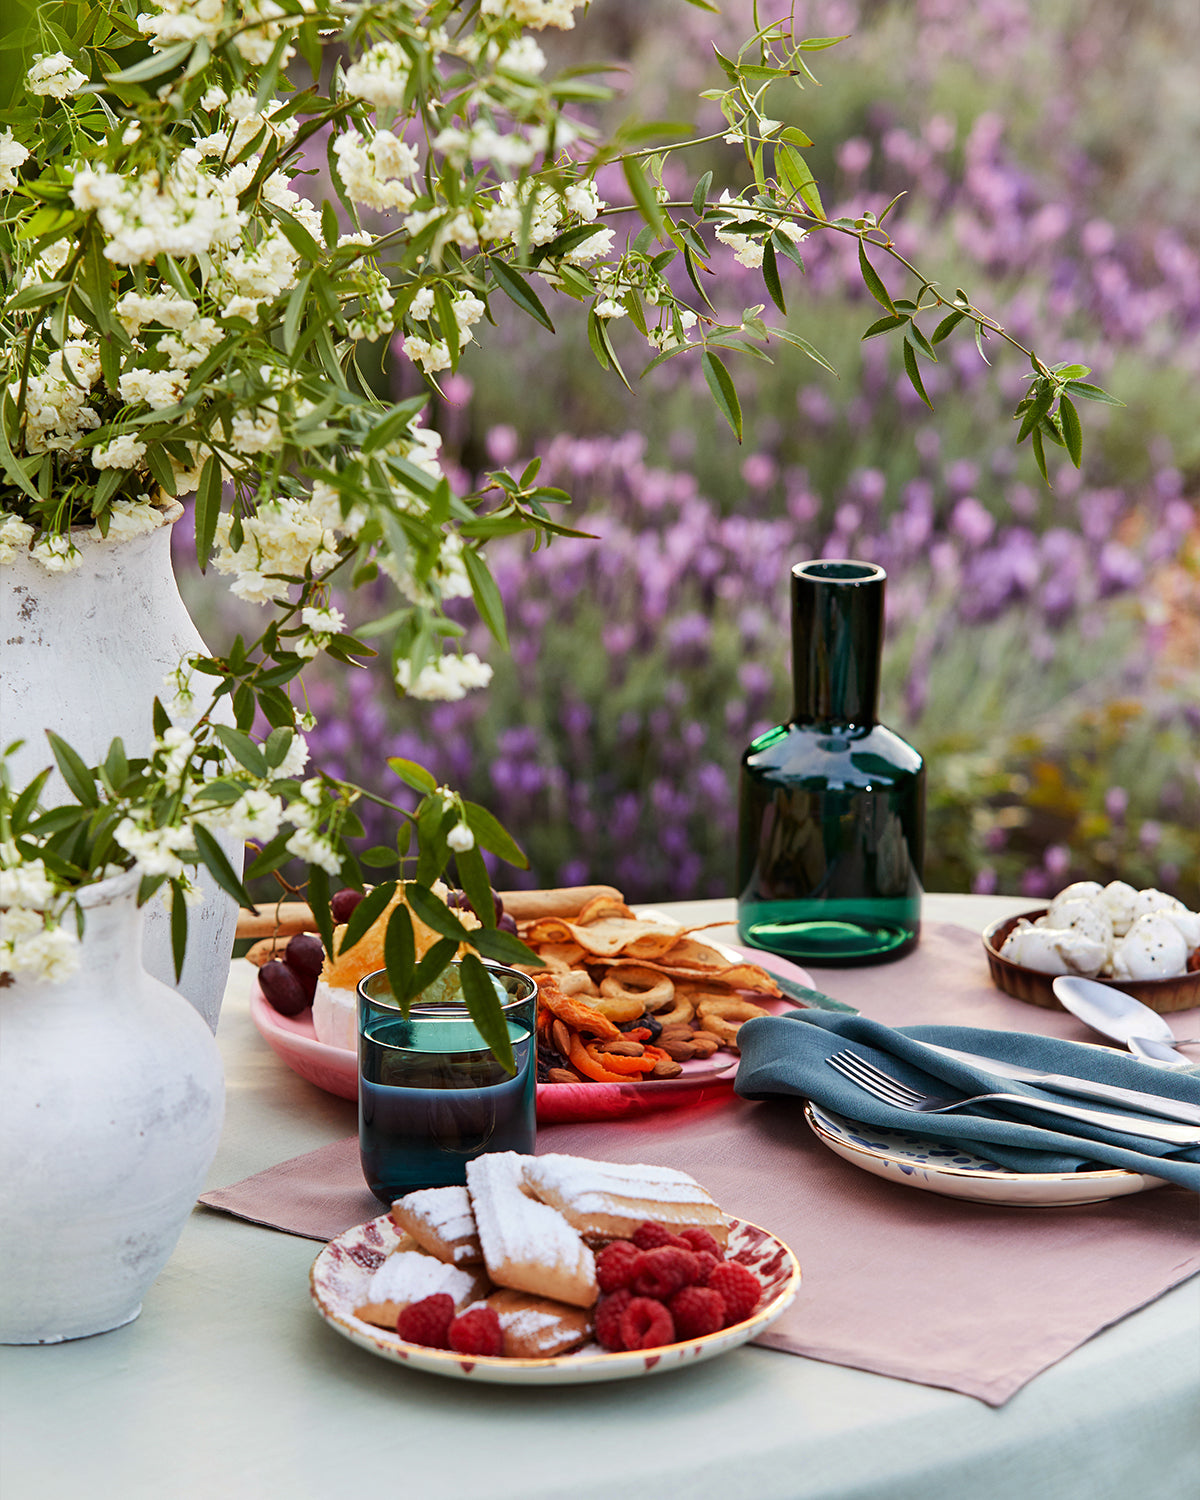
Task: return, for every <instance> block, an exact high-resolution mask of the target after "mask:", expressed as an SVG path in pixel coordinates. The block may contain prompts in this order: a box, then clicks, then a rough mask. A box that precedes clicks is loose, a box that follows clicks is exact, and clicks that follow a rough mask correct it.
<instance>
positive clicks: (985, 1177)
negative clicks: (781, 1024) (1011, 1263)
mask: <svg viewBox="0 0 1200 1500" xmlns="http://www.w3.org/2000/svg"><path fill="white" fill-rule="evenodd" d="M804 1114H805V1117H806V1119H807V1120H808V1123H809V1124H810V1125H811V1126H812V1128H813V1131H814V1132H815V1134H816V1136H817V1139H818V1140H820V1141H822V1142H823V1143H824V1144H825V1145H826V1146H828V1147H829V1149H830V1150H831V1151H833V1152H834V1153H836V1155H838V1156H840V1157H841V1158H842V1160H843V1161H848V1162H849V1163H850V1164H851V1166H855V1167H861V1168H862V1169H863V1171H865V1172H870V1173H872V1174H873V1175H874V1176H876V1177H882V1178H883V1179H884V1180H885V1181H887V1182H895V1183H899V1184H901V1185H902V1186H904V1187H915V1188H923V1189H924V1190H925V1191H926V1192H928V1193H940V1194H941V1195H942V1196H943V1197H945V1198H966V1199H969V1200H970V1201H971V1202H973V1203H997V1204H1005V1205H1007V1206H1008V1207H1010V1208H1063V1207H1066V1206H1069V1205H1070V1204H1073V1203H1101V1202H1103V1201H1104V1200H1105V1199H1108V1198H1123V1197H1125V1196H1126V1195H1127V1194H1129V1193H1144V1192H1145V1191H1146V1190H1147V1189H1148V1188H1156V1187H1164V1186H1165V1183H1164V1182H1163V1179H1162V1178H1161V1177H1148V1176H1146V1175H1145V1174H1144V1173H1141V1172H1128V1171H1126V1170H1125V1169H1124V1168H1123V1167H1096V1168H1094V1169H1089V1170H1085V1171H1080V1172H1013V1171H1010V1170H1009V1169H1008V1168H1007V1167H1001V1166H999V1165H997V1163H996V1162H994V1161H989V1160H988V1159H987V1157H985V1156H977V1155H975V1153H974V1152H972V1151H965V1150H963V1149H962V1147H960V1146H956V1145H954V1144H952V1143H951V1142H949V1141H938V1140H933V1139H932V1138H931V1137H929V1136H924V1135H913V1134H910V1133H909V1132H908V1131H904V1130H884V1129H882V1128H881V1127H880V1126H878V1125H864V1124H862V1123H861V1122H860V1121H858V1120H850V1119H847V1118H846V1116H845V1115H839V1114H835V1113H834V1112H833V1110H831V1109H825V1108H824V1107H823V1106H822V1105H819V1104H814V1103H813V1101H812V1100H811V1099H810V1100H809V1101H808V1103H807V1104H806V1105H805V1106H804Z"/></svg>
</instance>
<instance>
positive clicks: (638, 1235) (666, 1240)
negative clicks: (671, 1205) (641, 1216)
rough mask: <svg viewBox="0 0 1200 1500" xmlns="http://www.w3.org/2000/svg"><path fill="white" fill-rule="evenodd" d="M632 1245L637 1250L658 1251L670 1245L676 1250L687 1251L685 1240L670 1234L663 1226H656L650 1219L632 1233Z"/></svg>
mask: <svg viewBox="0 0 1200 1500" xmlns="http://www.w3.org/2000/svg"><path fill="white" fill-rule="evenodd" d="M633 1243H634V1244H635V1245H636V1246H637V1247H638V1249H639V1250H658V1249H661V1248H662V1246H663V1245H672V1246H674V1248H675V1249H676V1250H686V1249H688V1243H687V1241H686V1240H682V1239H680V1238H679V1236H678V1235H677V1234H672V1233H671V1231H670V1230H669V1229H668V1228H667V1226H666V1225H665V1224H656V1223H654V1222H653V1220H651V1219H647V1220H646V1222H645V1223H644V1224H639V1225H638V1227H637V1228H636V1229H635V1230H634V1231H633Z"/></svg>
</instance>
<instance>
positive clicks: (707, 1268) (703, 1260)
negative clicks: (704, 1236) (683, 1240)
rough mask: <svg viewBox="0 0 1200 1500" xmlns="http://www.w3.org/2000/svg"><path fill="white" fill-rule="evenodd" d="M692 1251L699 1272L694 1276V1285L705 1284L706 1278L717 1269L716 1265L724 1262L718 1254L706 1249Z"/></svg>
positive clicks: (706, 1282) (706, 1283)
mask: <svg viewBox="0 0 1200 1500" xmlns="http://www.w3.org/2000/svg"><path fill="white" fill-rule="evenodd" d="M693 1253H694V1254H695V1257H696V1264H697V1265H698V1266H699V1267H700V1270H699V1273H698V1274H697V1276H696V1281H695V1285H696V1286H707V1285H708V1278H709V1277H710V1276H711V1275H712V1273H713V1272H714V1271H715V1270H716V1269H717V1267H718V1266H720V1265H723V1264H724V1262H723V1261H722V1259H721V1257H720V1256H719V1255H713V1254H712V1253H711V1252H710V1251H708V1250H696V1251H694V1252H693Z"/></svg>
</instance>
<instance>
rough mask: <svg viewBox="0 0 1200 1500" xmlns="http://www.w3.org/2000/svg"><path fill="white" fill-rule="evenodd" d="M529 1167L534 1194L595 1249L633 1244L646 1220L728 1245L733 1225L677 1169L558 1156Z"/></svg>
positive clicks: (531, 1161)
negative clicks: (706, 1234)
mask: <svg viewBox="0 0 1200 1500" xmlns="http://www.w3.org/2000/svg"><path fill="white" fill-rule="evenodd" d="M524 1161H525V1164H524V1168H523V1176H524V1181H525V1185H526V1187H527V1188H528V1189H529V1191H530V1192H532V1193H533V1194H534V1196H535V1197H537V1198H538V1199H539V1200H540V1201H541V1202H542V1203H544V1204H547V1205H548V1206H549V1207H551V1208H555V1209H557V1210H558V1211H559V1213H561V1214H562V1216H563V1218H565V1219H566V1220H567V1222H568V1223H569V1224H571V1225H573V1226H574V1227H575V1228H576V1229H577V1230H578V1231H579V1232H580V1234H582V1235H583V1236H584V1237H585V1238H586V1239H587V1240H589V1241H591V1242H593V1243H600V1242H601V1241H605V1240H613V1239H629V1238H631V1237H632V1235H633V1232H634V1230H635V1229H636V1228H637V1227H638V1225H639V1224H642V1223H644V1222H645V1221H646V1220H647V1219H653V1220H655V1221H656V1222H657V1223H659V1224H665V1225H666V1226H667V1227H668V1228H670V1229H676V1230H678V1229H690V1228H697V1229H707V1230H708V1232H709V1233H710V1234H711V1235H712V1237H713V1238H714V1239H715V1240H716V1241H717V1243H718V1244H719V1245H725V1244H726V1243H727V1242H728V1239H729V1224H728V1221H727V1219H726V1217H725V1215H724V1214H723V1213H722V1212H721V1210H720V1209H719V1208H718V1207H717V1205H716V1204H715V1203H714V1202H713V1199H712V1197H711V1195H710V1194H708V1193H707V1192H705V1190H704V1189H703V1188H702V1187H701V1186H700V1184H699V1183H698V1182H697V1181H696V1180H695V1178H694V1177H689V1176H688V1174H687V1173H686V1172H679V1171H676V1169H675V1168H674V1167H650V1166H640V1165H635V1166H626V1165H624V1164H621V1163H616V1162H608V1161H588V1160H586V1159H585V1158H584V1157H580V1156H556V1155H550V1156H530V1157H526V1158H525V1159H524Z"/></svg>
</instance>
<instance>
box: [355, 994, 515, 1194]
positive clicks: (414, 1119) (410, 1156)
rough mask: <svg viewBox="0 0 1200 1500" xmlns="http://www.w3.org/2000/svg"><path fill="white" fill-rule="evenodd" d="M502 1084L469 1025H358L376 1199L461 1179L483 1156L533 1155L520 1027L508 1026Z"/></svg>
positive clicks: (391, 1017) (377, 1021)
mask: <svg viewBox="0 0 1200 1500" xmlns="http://www.w3.org/2000/svg"><path fill="white" fill-rule="evenodd" d="M507 1024H508V1035H509V1038H510V1040H511V1042H512V1046H513V1054H514V1057H515V1058H516V1063H517V1072H516V1077H514V1078H510V1077H509V1076H508V1074H507V1073H505V1071H504V1069H503V1068H502V1067H501V1066H500V1064H499V1063H498V1062H497V1061H496V1059H495V1058H494V1057H493V1056H492V1054H491V1052H490V1051H489V1050H488V1049H487V1047H486V1046H485V1045H484V1043H483V1041H482V1038H481V1037H480V1035H479V1033H478V1032H477V1031H476V1030H475V1027H474V1026H473V1024H472V1023H471V1022H470V1020H469V1019H467V1018H465V1017H461V1016H454V1017H452V1018H447V1019H445V1020H438V1019H432V1018H430V1017H427V1016H426V1017H422V1018H421V1019H420V1021H419V1023H417V1024H414V1022H413V1021H412V1020H408V1021H406V1020H404V1019H403V1017H401V1016H399V1015H398V1014H396V1013H395V1012H394V1011H392V1012H390V1013H389V1014H386V1015H382V1016H376V1017H371V1018H369V1019H368V1020H366V1021H365V1023H364V1025H363V1029H362V1032H361V1034H360V1036H359V1039H358V1047H359V1084H358V1125H359V1129H358V1138H359V1154H360V1157H361V1159H362V1169H363V1176H364V1177H365V1178H366V1181H367V1186H368V1187H369V1188H370V1189H371V1191H372V1192H373V1193H374V1194H375V1196H376V1197H377V1198H378V1199H379V1200H380V1202H382V1203H387V1204H390V1203H391V1202H392V1201H393V1199H395V1198H400V1197H403V1195H404V1194H405V1193H411V1192H413V1191H414V1190H415V1189H417V1188H426V1187H449V1186H451V1185H452V1184H455V1183H463V1182H465V1181H466V1180H467V1162H468V1161H470V1160H471V1159H472V1157H475V1156H478V1155H479V1154H480V1153H481V1152H483V1151H519V1152H522V1153H526V1154H528V1153H530V1152H532V1151H533V1146H534V1135H535V1120H534V1111H535V1090H536V1086H537V1080H536V1072H535V1069H534V1067H533V1047H532V1045H531V1037H530V1031H529V1029H528V1028H527V1027H525V1026H522V1025H520V1024H519V1023H517V1022H514V1021H513V1020H512V1019H509V1020H508V1023H507Z"/></svg>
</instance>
